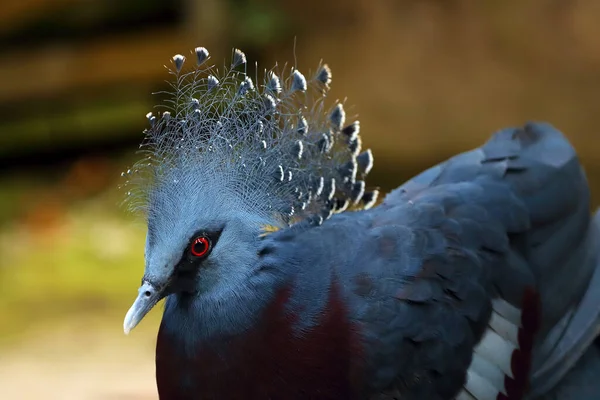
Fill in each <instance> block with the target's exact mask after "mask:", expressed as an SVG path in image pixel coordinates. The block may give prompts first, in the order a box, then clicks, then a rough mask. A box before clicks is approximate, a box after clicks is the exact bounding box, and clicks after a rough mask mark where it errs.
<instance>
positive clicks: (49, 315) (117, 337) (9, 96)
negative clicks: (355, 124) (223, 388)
mask: <svg viewBox="0 0 600 400" xmlns="http://www.w3.org/2000/svg"><path fill="white" fill-rule="evenodd" d="M599 20H600V2H598V1H597V0H571V1H566V0H530V1H526V0H511V1H504V2H497V1H491V0H490V1H479V2H474V1H467V0H421V1H418V0H381V1H373V0H333V1H329V2H324V1H322V0H302V1H301V0H293V1H281V0H202V1H191V0H175V1H158V0H127V1H123V0H54V1H52V0H3V2H2V7H0V398H2V399H30V398H32V399H33V398H44V399H61V400H62V399H155V398H156V394H155V386H154V365H153V351H154V350H153V348H154V336H155V332H156V330H157V323H158V320H159V317H160V310H155V311H154V312H153V313H152V315H151V317H150V318H149V319H148V320H144V322H143V323H142V325H141V326H140V327H139V328H138V329H136V330H135V331H134V332H133V333H132V335H131V336H130V337H124V336H123V333H122V328H121V326H122V318H123V316H124V314H125V311H126V310H127V308H128V307H129V305H130V302H131V301H132V300H133V298H134V297H135V294H136V290H137V287H138V284H139V280H140V277H141V274H142V270H143V244H144V224H143V220H141V219H139V218H136V217H135V216H132V215H128V214H127V213H126V212H125V211H124V210H122V209H121V208H120V207H119V205H120V203H121V201H122V197H123V196H122V195H123V194H122V193H120V191H119V190H118V189H117V187H118V185H119V182H120V172H121V171H122V170H125V169H127V166H128V165H130V164H131V162H132V161H133V160H135V157H136V156H135V150H136V149H137V144H138V142H139V141H140V140H141V132H142V130H143V129H144V126H145V123H146V119H145V117H144V115H145V114H146V112H148V111H150V110H151V107H152V105H153V104H154V103H155V102H156V101H157V100H158V99H157V98H156V97H155V96H152V95H151V93H152V92H156V91H158V90H161V89H162V88H164V87H165V83H164V80H165V79H166V78H167V74H166V72H165V69H164V67H163V65H165V64H167V63H168V62H169V60H170V57H171V56H172V55H173V54H175V53H183V54H188V52H189V51H190V50H191V49H193V48H194V47H195V46H199V45H202V46H205V47H207V48H208V49H209V50H210V51H211V54H212V56H213V62H215V63H220V62H221V60H224V59H225V58H227V57H229V56H230V54H231V48H232V47H239V48H241V49H242V50H244V51H245V52H246V54H247V56H248V58H249V59H250V60H257V61H258V62H259V64H260V65H262V66H263V67H267V66H270V65H272V63H274V62H275V61H276V60H278V61H280V62H286V61H289V62H292V63H293V62H295V61H294V60H297V65H298V66H299V68H300V69H301V70H303V69H304V70H307V69H309V68H313V70H314V68H315V67H316V65H317V64H318V62H319V61H320V59H321V58H323V59H324V60H325V61H326V62H327V63H328V64H329V65H330V66H331V67H332V69H333V79H334V84H333V90H332V96H333V97H334V98H336V97H338V98H343V97H348V102H347V104H352V105H353V107H352V108H351V109H349V111H350V113H355V114H358V115H359V118H360V121H361V128H362V131H361V133H362V134H363V138H364V140H365V142H366V144H367V145H369V146H370V147H371V148H372V149H373V150H374V153H375V168H374V172H373V173H372V176H371V183H372V184H374V185H379V186H381V187H382V188H383V189H389V188H391V187H393V186H395V185H398V184H400V183H401V182H402V181H403V180H405V179H407V178H408V177H410V176H411V175H412V174H414V173H416V172H418V171H420V170H422V169H424V168H426V167H427V166H429V165H431V164H433V163H436V162H438V161H441V160H443V159H444V158H446V157H448V156H450V155H452V154H454V153H456V152H459V151H464V150H467V149H469V148H472V147H475V146H478V145H480V144H481V143H482V142H483V141H484V140H486V139H487V137H488V136H489V134H490V133H492V132H493V131H494V130H496V129H498V128H501V127H504V126H509V125H517V124H522V123H523V122H525V121H527V120H548V121H551V122H552V123H554V124H555V125H556V126H557V127H558V128H560V129H561V130H563V131H564V132H565V133H566V134H567V135H568V136H569V137H570V138H571V140H572V142H573V144H574V145H575V147H576V148H577V149H578V151H579V153H580V155H581V158H582V161H583V163H584V165H585V166H586V169H587V171H588V176H589V179H590V183H591V186H592V189H593V193H598V187H600V163H599V162H598V158H597V157H596V156H595V155H596V154H598V150H599V149H600V142H599V140H598V136H597V133H596V127H597V126H598V125H599V123H600V103H599V102H598V98H599V96H598V93H600V25H598V21H599Z"/></svg>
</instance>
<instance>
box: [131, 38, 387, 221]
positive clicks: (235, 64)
mask: <svg viewBox="0 0 600 400" xmlns="http://www.w3.org/2000/svg"><path fill="white" fill-rule="evenodd" d="M194 54H195V58H196V63H195V64H196V65H195V66H194V68H193V69H191V70H190V71H185V69H184V66H185V64H186V57H184V56H182V55H176V56H174V57H173V60H172V62H173V68H170V69H169V73H170V74H171V75H172V76H173V80H172V81H171V82H170V85H171V87H172V91H170V92H168V93H166V94H167V95H168V96H169V98H168V99H167V100H166V102H165V104H164V105H163V106H160V107H159V108H160V112H158V113H157V115H155V114H153V113H148V114H147V118H148V121H149V123H150V127H149V128H148V129H147V130H146V131H145V140H144V143H143V144H142V145H141V146H140V147H141V148H142V152H143V153H144V155H145V157H144V159H143V160H141V161H140V162H138V163H137V164H136V165H135V166H134V167H133V168H132V169H131V170H129V171H128V172H127V173H126V175H127V183H126V186H127V187H128V190H129V191H128V198H129V203H130V205H131V207H132V208H133V209H136V210H141V211H144V212H160V206H159V205H158V206H157V205H156V203H160V202H162V201H164V200H163V199H162V198H164V197H165V196H175V197H177V196H190V193H189V191H190V188H191V187H193V188H195V189H194V190H211V191H214V193H215V194H217V193H218V194H219V195H220V196H221V195H226V196H230V197H232V198H235V199H236V201H238V202H241V203H243V204H244V205H245V206H246V207H250V208H251V209H252V210H253V212H256V213H257V214H258V215H263V216H268V217H270V218H272V217H276V218H277V220H279V221H281V222H282V223H283V224H291V223H295V222H298V221H302V220H307V221H310V222H313V223H321V222H322V221H323V220H324V219H327V218H328V217H329V216H331V214H332V213H334V212H341V211H344V210H345V209H347V208H348V207H353V208H355V209H357V208H369V207H371V206H372V205H373V204H374V203H375V201H376V200H377V191H376V190H374V191H369V192H367V191H365V182H364V178H365V176H366V174H367V173H368V172H369V171H370V169H371V166H372V164H373V156H372V154H371V152H370V151H369V150H367V151H365V152H363V153H361V152H360V151H361V142H360V137H359V127H360V126H359V123H358V121H354V122H351V123H350V124H347V125H346V113H345V111H344V108H343V105H342V104H341V103H336V104H333V106H332V107H331V108H326V106H325V104H324V103H325V102H324V100H325V99H326V96H327V93H328V91H329V86H330V84H331V70H330V69H329V67H328V66H327V65H320V66H319V68H318V70H317V72H316V74H315V75H314V76H313V77H312V78H311V79H306V78H305V76H304V75H303V74H302V73H301V72H300V71H298V70H297V69H292V70H291V71H288V73H287V77H285V76H284V73H285V68H284V69H283V70H284V71H283V72H282V73H279V72H278V71H276V70H275V69H273V70H269V71H266V72H265V74H264V77H263V79H262V80H261V81H260V82H255V80H253V79H252V78H251V77H250V76H248V75H247V74H246V72H245V70H246V64H247V61H246V56H245V54H244V53H243V52H242V51H240V50H237V49H236V50H234V52H233V57H232V62H231V64H230V66H229V67H227V68H224V72H223V73H219V71H218V70H217V69H216V68H215V67H214V66H211V65H207V60H208V59H209V53H208V51H207V50H206V49H205V48H203V47H198V48H196V49H195V52H194ZM238 69H244V71H238ZM163 94H164V93H163ZM151 204H152V205H153V206H150V205H151Z"/></svg>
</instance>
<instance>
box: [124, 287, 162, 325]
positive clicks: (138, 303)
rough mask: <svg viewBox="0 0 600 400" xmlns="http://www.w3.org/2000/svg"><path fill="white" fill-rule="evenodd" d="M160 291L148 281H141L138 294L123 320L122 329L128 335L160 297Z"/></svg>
mask: <svg viewBox="0 0 600 400" xmlns="http://www.w3.org/2000/svg"><path fill="white" fill-rule="evenodd" d="M162 297H163V296H162V291H161V290H158V289H156V287H155V286H154V285H152V284H151V283H150V282H145V281H144V282H143V283H142V286H140V288H139V289H138V296H137V298H136V299H135V301H134V302H133V305H132V306H131V308H130V309H129V311H127V314H126V315H125V320H124V321H123V330H124V331H125V334H126V335H128V334H129V332H130V331H131V330H132V329H133V328H135V327H136V326H137V324H139V323H140V321H141V320H142V319H143V318H144V316H145V315H146V314H148V311H150V310H151V309H152V307H154V306H155V305H156V303H158V302H159V301H160V299H162Z"/></svg>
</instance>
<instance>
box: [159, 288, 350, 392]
mask: <svg viewBox="0 0 600 400" xmlns="http://www.w3.org/2000/svg"><path fill="white" fill-rule="evenodd" d="M296 292H297V291H296V290H295V287H294V286H293V285H292V284H290V283H289V282H288V283H284V284H282V285H280V286H279V287H278V288H277V289H276V291H275V292H273V295H272V296H271V297H270V298H268V300H266V301H264V302H263V303H262V306H261V307H260V308H259V309H258V310H252V311H255V313H254V314H252V317H253V318H250V316H249V320H252V324H249V325H246V326H245V327H244V329H240V330H239V331H238V332H234V331H232V330H230V331H229V332H219V333H218V332H216V331H212V334H211V335H209V336H207V335H206V333H207V332H206V331H202V329H201V328H200V330H199V331H195V332H193V331H192V329H190V327H192V326H194V325H193V324H192V325H189V324H182V325H180V327H179V330H178V331H176V330H174V329H173V327H171V326H168V325H169V323H171V322H172V320H170V319H169V318H163V322H162V324H161V328H160V331H159V336H158V341H157V350H156V368H157V371H156V373H157V384H158V389H159V394H160V396H161V398H166V399H172V398H173V399H174V398H177V399H187V398H190V399H191V398H196V397H197V396H198V394H202V395H203V397H206V398H246V399H259V398H260V399H262V398H275V397H277V398H298V396H308V397H309V398H313V397H311V395H315V396H317V397H318V398H322V399H329V398H331V399H333V398H340V397H339V396H340V395H341V394H344V395H343V396H342V397H341V398H348V399H353V398H359V395H358V392H359V390H358V389H357V387H358V382H360V379H359V377H360V374H359V370H360V366H359V364H358V363H357V360H359V359H360V358H361V357H360V349H359V345H358V342H359V341H358V334H357V331H356V329H355V327H354V326H353V324H352V323H351V322H350V321H349V320H348V318H347V310H346V307H345V304H344V302H343V301H342V297H341V292H340V288H339V286H338V285H337V284H336V283H333V284H332V285H331V286H330V290H329V291H328V296H327V298H326V302H325V304H323V305H322V307H321V312H320V313H319V316H318V318H317V320H316V321H314V323H312V324H311V326H310V328H306V325H305V324H303V323H302V321H300V320H299V319H300V318H301V316H302V315H303V312H304V310H303V309H302V305H301V304H298V302H297V301H295V300H294V297H295V293H296ZM224 307H225V308H228V306H227V305H224ZM166 311H169V306H167V310H166ZM249 311H250V310H245V312H249ZM237 312H240V310H237ZM215 318H235V317H233V316H231V315H229V316H226V315H225V314H222V315H221V316H220V317H215V316H213V318H212V319H206V320H204V321H202V322H203V323H204V324H212V323H214V322H215ZM217 323H218V322H217ZM299 325H300V326H303V328H302V330H301V331H298V330H297V329H296V327H297V326H299ZM198 328H199V326H198ZM189 335H197V337H200V339H198V340H196V341H195V342H193V343H192V342H190V341H189V338H187V336H189ZM327 365H330V366H331V368H323V366H327Z"/></svg>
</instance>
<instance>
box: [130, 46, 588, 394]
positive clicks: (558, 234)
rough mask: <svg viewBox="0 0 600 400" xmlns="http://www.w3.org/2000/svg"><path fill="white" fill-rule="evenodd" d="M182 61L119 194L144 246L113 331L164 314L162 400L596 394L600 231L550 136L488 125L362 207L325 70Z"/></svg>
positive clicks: (346, 129) (361, 165)
mask: <svg viewBox="0 0 600 400" xmlns="http://www.w3.org/2000/svg"><path fill="white" fill-rule="evenodd" d="M193 58H195V64H196V65H195V66H193V67H192V68H188V67H186V65H185V62H186V57H184V56H182V55H176V56H175V57H173V60H172V61H173V66H172V67H171V68H170V74H171V75H172V80H171V87H172V90H171V91H170V92H168V93H167V94H168V101H167V102H166V104H165V105H163V106H162V107H161V108H160V111H159V112H157V115H155V114H153V113H149V114H148V115H147V118H148V120H149V128H148V129H147V130H146V131H145V139H144V142H143V143H142V146H141V147H142V153H143V155H144V156H143V159H142V160H141V161H140V162H139V163H137V164H136V165H135V166H134V167H133V168H132V169H131V170H130V171H131V172H130V173H129V174H128V176H127V183H126V185H127V186H128V187H129V192H128V193H129V198H130V204H131V206H132V208H134V209H136V210H140V211H142V212H143V213H144V215H145V217H146V219H147V224H148V232H147V240H146V248H145V258H146V265H145V272H144V275H143V278H142V284H141V287H140V288H139V294H138V297H137V299H136V300H135V302H134V303H133V305H132V307H131V309H130V310H129V311H128V313H127V315H126V317H125V321H124V330H125V332H126V333H129V331H130V330H131V329H133V328H134V327H135V326H136V325H137V324H138V323H139V322H140V320H142V318H143V317H144V316H145V315H146V313H148V311H149V310H150V309H152V308H153V307H154V306H155V305H156V304H157V303H158V302H159V301H160V300H162V299H165V298H166V302H165V309H164V314H163V317H162V322H161V324H160V328H159V331H158V338H157V345H156V381H157V387H158V393H159V396H160V398H161V399H163V400H164V399H166V400H171V399H246V400H252V399H373V400H375V399H381V400H383V399H403V400H413V399H414V400H417V399H418V400H422V399H429V400H444V399H458V400H473V399H478V400H490V399H498V400H500V399H511V400H515V399H534V398H535V399H537V398H544V396H555V395H556V394H557V393H560V394H561V396H563V397H560V398H564V399H566V398H600V384H599V383H597V382H593V380H592V379H587V378H586V377H587V376H589V375H590V371H594V370H595V371H599V372H600V354H599V352H598V351H597V349H596V348H595V347H594V346H595V345H593V341H594V338H595V337H596V334H597V332H598V331H599V327H600V318H599V315H600V272H599V269H598V268H597V266H598V264H599V263H598V261H599V260H598V249H599V243H600V232H599V226H600V225H599V219H598V218H600V217H593V216H592V215H591V213H590V199H589V188H588V184H587V181H586V177H585V174H584V171H583V169H582V167H581V165H580V163H579V161H578V159H577V155H576V153H575V151H574V149H573V148H572V147H571V145H570V144H569V142H568V141H567V140H566V139H565V137H564V136H563V135H562V134H561V133H560V132H559V131H558V130H556V129H555V128H554V127H552V126H551V125H549V124H547V123H528V124H526V125H524V126H522V127H514V128H506V129H502V130H500V131H498V132H496V133H495V134H494V135H493V136H492V137H491V139H490V140H489V141H488V142H487V143H485V144H484V145H483V146H481V147H479V148H477V149H475V150H472V151H468V152H465V153H462V154H459V155H457V156H455V157H453V158H451V159H449V160H447V161H445V162H443V163H441V164H439V165H437V166H434V167H432V168H431V169H429V170H427V171H425V172H423V173H422V174H420V175H418V176H416V177H415V178H413V179H411V180H409V181H408V182H406V183H404V184H403V185H402V186H400V187H398V188H397V189H395V190H393V191H392V192H391V193H389V194H388V195H387V196H386V197H385V198H384V199H383V200H382V201H380V203H379V204H378V205H377V206H375V207H374V205H375V204H376V203H377V200H378V190H377V189H375V188H373V187H372V186H371V185H369V184H367V183H366V180H365V178H366V176H367V174H368V173H369V171H370V170H371V168H372V166H373V154H372V153H371V151H369V150H365V151H363V150H362V148H361V147H362V146H361V138H360V135H359V133H360V132H359V130H360V125H359V122H358V121H351V120H350V118H347V115H346V113H345V111H344V104H343V103H341V102H331V103H330V102H328V100H329V99H328V98H327V94H328V92H329V88H330V85H331V77H332V74H331V70H330V68H329V67H328V66H327V65H325V64H321V65H320V66H319V67H318V69H317V70H316V72H315V73H314V74H313V75H312V76H311V77H309V78H307V77H306V76H305V75H303V74H302V73H301V72H300V71H299V70H297V69H295V68H291V69H289V70H288V69H286V68H281V69H279V68H277V67H275V68H274V69H271V70H269V71H266V72H265V74H264V76H262V77H261V78H260V79H259V78H258V77H257V76H255V77H254V79H253V78H252V76H251V75H250V74H248V73H247V69H246V68H247V67H246V66H247V61H246V56H245V54H244V53H243V52H241V51H240V50H234V51H233V55H232V59H231V60H232V61H231V63H228V65H226V67H225V68H224V69H223V70H222V72H219V71H218V70H217V69H216V68H215V67H214V66H211V65H210V64H209V63H208V62H207V61H208V59H209V53H208V51H207V50H206V49H205V48H203V47H198V48H196V49H195V51H194V53H193ZM184 67H185V68H184ZM257 75H258V74H257ZM582 360H583V361H585V365H584V366H582V365H583V364H582V362H583V361H582ZM586 374H587V375H586ZM585 379H587V381H586V382H587V383H586V384H585V385H583V386H582V385H581V384H574V383H573V382H583V380H585ZM597 380H598V379H596V381H597ZM565 382H566V383H565ZM594 385H595V386H594ZM582 390H585V393H588V394H589V393H596V394H595V395H592V397H581V393H583V392H582ZM594 390H596V391H595V392H594ZM578 393H579V394H578ZM569 396H571V397H569ZM552 398H557V397H552Z"/></svg>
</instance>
